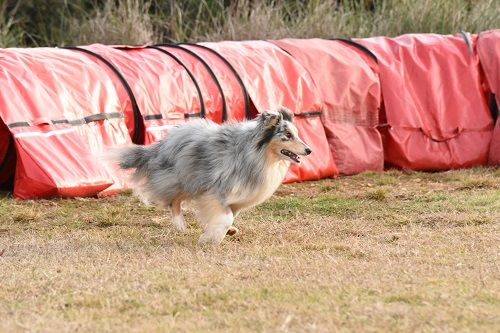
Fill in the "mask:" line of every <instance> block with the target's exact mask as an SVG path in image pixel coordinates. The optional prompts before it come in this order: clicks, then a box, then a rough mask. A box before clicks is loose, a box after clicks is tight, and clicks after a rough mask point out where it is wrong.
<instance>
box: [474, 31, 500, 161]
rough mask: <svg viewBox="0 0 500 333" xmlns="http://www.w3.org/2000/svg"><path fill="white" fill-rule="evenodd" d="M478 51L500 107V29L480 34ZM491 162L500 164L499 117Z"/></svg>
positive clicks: (491, 89)
mask: <svg viewBox="0 0 500 333" xmlns="http://www.w3.org/2000/svg"><path fill="white" fill-rule="evenodd" d="M477 53H478V54H479V60H480V62H481V66H482V68H483V71H484V74H485V77H486V81H487V83H488V87H489V91H490V92H491V93H493V94H495V98H496V103H497V106H498V107H500V29H497V30H492V31H486V32H482V33H481V34H479V38H478V40H477ZM489 164H491V165H500V121H499V120H498V118H497V120H496V126H495V129H494V130H493V139H492V140H491V146H490V153H489Z"/></svg>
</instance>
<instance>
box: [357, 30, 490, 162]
mask: <svg viewBox="0 0 500 333" xmlns="http://www.w3.org/2000/svg"><path fill="white" fill-rule="evenodd" d="M355 41H356V42H357V43H360V44H361V45H363V46H365V47H366V48H368V49H369V50H370V51H371V52H373V53H374V54H375V55H376V57H377V59H378V61H379V66H380V82H381V85H382V95H383V100H384V102H383V103H384V111H385V114H384V116H385V118H386V121H387V124H386V126H385V127H382V128H381V131H382V134H383V140H384V152H385V160H386V162H388V163H390V164H392V165H395V166H398V167H401V168H408V169H413V170H447V169H452V168H462V167H470V166H473V165H483V164H486V163H487V161H488V150H489V146H490V141H491V137H492V128H493V122H492V117H491V114H490V112H489V109H488V103H487V98H486V94H485V91H484V89H483V84H482V83H483V82H482V77H481V71H480V67H479V58H478V56H477V54H475V52H474V47H475V45H474V40H473V39H471V38H469V37H468V36H467V35H466V34H463V35H457V36H442V35H435V34H409V35H403V36H400V37H396V38H387V37H375V38H367V39H356V40H355Z"/></svg>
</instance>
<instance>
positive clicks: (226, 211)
mask: <svg viewBox="0 0 500 333" xmlns="http://www.w3.org/2000/svg"><path fill="white" fill-rule="evenodd" d="M203 206H204V207H200V210H199V217H200V219H201V222H202V224H203V227H204V232H203V234H202V235H201V237H200V240H199V242H200V243H202V244H206V243H213V244H219V243H220V242H222V240H223V239H224V236H226V233H227V232H228V230H230V228H231V225H232V224H233V221H234V217H233V212H232V211H231V209H230V208H229V207H223V206H221V205H220V204H219V203H218V202H217V203H216V202H212V205H210V207H208V205H203Z"/></svg>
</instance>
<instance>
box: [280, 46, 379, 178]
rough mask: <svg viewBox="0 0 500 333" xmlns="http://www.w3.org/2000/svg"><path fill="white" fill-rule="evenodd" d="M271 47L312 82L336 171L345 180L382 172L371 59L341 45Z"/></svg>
mask: <svg viewBox="0 0 500 333" xmlns="http://www.w3.org/2000/svg"><path fill="white" fill-rule="evenodd" d="M272 43H274V44H276V45H277V46H279V47H280V48H282V49H283V50H285V51H286V52H288V53H289V54H290V55H292V56H293V57H294V58H295V59H296V60H297V61H298V62H299V63H300V64H301V65H302V66H303V67H304V68H306V69H307V71H308V72H309V74H310V75H311V77H312V78H313V80H314V82H315V83H316V87H317V89H318V91H319V93H320V95H321V98H322V100H323V103H324V105H325V109H324V111H323V112H322V120H323V125H324V126H325V132H326V136H327V138H328V143H329V144H330V150H331V153H332V156H333V159H334V161H335V164H336V166H337V168H338V171H339V172H340V173H341V174H345V175H352V174H356V173H359V172H362V171H366V170H374V171H382V170H383V168H384V154H383V148H382V139H381V136H380V133H379V131H378V129H377V126H378V125H379V118H378V116H379V111H380V103H381V94H380V81H379V78H378V74H377V69H378V65H377V62H376V60H375V59H373V58H371V57H370V56H369V55H367V53H366V52H364V51H363V50H360V49H359V48H356V47H353V46H352V45H350V44H346V43H345V42H342V41H333V40H325V39H282V40H275V41H272Z"/></svg>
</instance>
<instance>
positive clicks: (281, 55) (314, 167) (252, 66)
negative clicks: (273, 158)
mask: <svg viewBox="0 0 500 333" xmlns="http://www.w3.org/2000/svg"><path fill="white" fill-rule="evenodd" d="M202 45H204V46H207V47H210V48H212V49H214V50H216V51H217V52H219V53H220V54H221V55H223V56H224V57H225V58H226V59H227V60H228V61H229V62H230V63H231V64H232V66H233V67H234V68H235V69H236V71H237V72H238V74H239V75H240V77H241V79H242V80H243V82H244V84H245V87H246V88H247V91H248V94H249V95H250V98H251V100H252V103H253V105H255V107H256V109H257V110H258V111H259V112H262V111H264V110H269V109H271V110H272V109H276V108H278V107H280V106H285V107H287V108H289V109H290V110H292V111H293V112H294V113H295V114H296V117H295V124H296V126H297V128H298V129H299V135H300V136H301V138H302V139H303V140H304V141H305V142H306V143H307V144H308V145H309V146H310V147H311V149H312V151H313V153H312V154H311V155H310V156H308V157H307V158H304V159H302V161H303V162H302V163H301V164H300V165H299V166H297V165H292V166H291V168H290V171H289V172H288V174H287V176H286V178H285V182H293V181H303V180H314V179H321V178H326V177H331V176H334V175H336V174H338V171H337V168H336V166H335V163H334V162H333V158H332V156H331V153H330V149H329V146H328V141H327V140H326V135H325V131H324V128H323V124H322V122H321V118H320V117H314V116H313V117H308V116H306V115H307V112H318V111H322V110H323V104H322V100H321V96H320V94H319V92H318V90H317V88H316V85H315V84H314V81H313V79H312V78H311V76H310V74H309V73H308V72H307V70H306V69H304V67H302V66H301V65H300V63H299V62H297V61H296V60H295V59H294V58H292V57H291V56H290V55H289V54H288V53H286V52H284V51H283V50H281V49H280V48H278V47H277V46H275V45H274V44H272V43H269V42H265V41H245V42H220V43H202ZM301 114H303V116H301Z"/></svg>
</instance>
